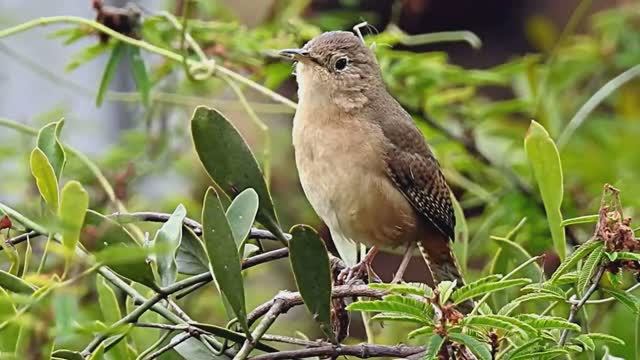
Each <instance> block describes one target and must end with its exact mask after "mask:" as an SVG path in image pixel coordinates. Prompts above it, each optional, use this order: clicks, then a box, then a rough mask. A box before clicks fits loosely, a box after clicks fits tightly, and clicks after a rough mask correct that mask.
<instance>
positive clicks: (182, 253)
mask: <svg viewBox="0 0 640 360" xmlns="http://www.w3.org/2000/svg"><path fill="white" fill-rule="evenodd" d="M176 263H177V264H178V272H179V273H180V274H185V275H198V274H201V273H203V272H207V271H209V259H208V258H207V252H206V251H205V250H204V245H203V244H202V241H201V240H200V239H199V238H198V236H196V234H194V233H193V231H192V230H191V229H189V228H186V229H184V230H183V234H182V241H181V242H180V247H179V248H178V253H177V254H176Z"/></svg>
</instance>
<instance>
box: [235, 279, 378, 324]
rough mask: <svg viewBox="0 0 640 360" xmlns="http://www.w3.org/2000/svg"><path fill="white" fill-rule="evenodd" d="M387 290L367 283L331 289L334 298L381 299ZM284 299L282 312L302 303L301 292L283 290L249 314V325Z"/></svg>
mask: <svg viewBox="0 0 640 360" xmlns="http://www.w3.org/2000/svg"><path fill="white" fill-rule="evenodd" d="M386 293H387V292H386V291H384V290H377V289H372V288H370V287H369V286H367V285H340V286H335V287H333V289H331V297H332V298H344V297H353V296H365V297H371V298H376V299H379V298H381V297H382V296H383V295H385V294H386ZM280 301H282V306H281V309H280V311H281V313H286V312H287V311H289V309H291V308H292V307H294V306H298V305H302V304H303V301H302V296H300V293H299V292H290V291H281V292H280V293H278V294H277V295H276V296H275V297H274V298H273V299H271V300H269V301H267V302H265V303H263V304H262V305H260V306H258V307H256V308H255V309H253V311H251V312H250V313H249V315H247V321H248V322H249V325H251V324H253V323H254V322H255V321H256V320H257V319H258V318H260V317H261V316H263V315H264V314H266V313H267V312H268V311H269V309H271V308H272V307H273V306H274V305H275V304H276V303H279V302H280Z"/></svg>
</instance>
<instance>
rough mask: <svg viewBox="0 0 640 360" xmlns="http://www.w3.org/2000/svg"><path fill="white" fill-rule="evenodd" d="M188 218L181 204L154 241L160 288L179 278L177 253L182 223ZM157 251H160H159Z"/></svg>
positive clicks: (159, 230)
mask: <svg viewBox="0 0 640 360" xmlns="http://www.w3.org/2000/svg"><path fill="white" fill-rule="evenodd" d="M185 216H187V209H185V208H184V205H182V204H180V205H178V207H177V208H176V209H175V211H174V212H173V214H171V216H170V217H169V220H167V222H165V223H164V224H162V226H161V227H160V229H158V232H156V236H155V237H154V239H153V244H154V246H155V249H156V251H154V258H155V264H156V267H157V276H156V278H157V281H158V282H159V283H160V286H162V287H166V286H169V285H171V284H173V283H174V282H176V278H177V277H178V265H177V264H176V252H177V251H178V248H179V247H180V241H181V240H182V222H183V221H184V218H185ZM157 249H160V250H159V251H157Z"/></svg>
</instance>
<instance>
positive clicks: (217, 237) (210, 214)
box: [202, 187, 249, 333]
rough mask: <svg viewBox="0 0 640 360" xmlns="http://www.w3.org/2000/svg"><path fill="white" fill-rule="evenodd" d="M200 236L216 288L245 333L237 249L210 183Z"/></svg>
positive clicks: (241, 283)
mask: <svg viewBox="0 0 640 360" xmlns="http://www.w3.org/2000/svg"><path fill="white" fill-rule="evenodd" d="M202 239H203V240H204V244H205V248H206V249H207V256H208V257H209V263H210V265H211V273H212V275H213V277H214V278H215V279H216V282H217V284H218V286H219V288H220V292H221V293H222V295H223V296H224V297H225V299H226V300H227V301H228V303H229V305H230V306H231V308H232V309H233V312H234V313H235V315H236V316H237V317H238V320H239V322H240V325H241V326H242V328H243V329H244V331H245V332H246V333H249V326H248V325H247V313H246V309H245V298H244V285H243V279H242V273H241V271H242V268H241V266H240V257H239V256H238V249H237V247H236V243H235V241H234V239H233V233H232V232H231V227H230V226H229V222H228V221H227V217H226V216H225V213H224V209H223V207H222V203H221V202H220V198H218V193H217V192H216V191H215V190H214V189H213V188H212V187H210V188H209V189H208V190H207V193H206V194H205V196H204V204H203V207H202Z"/></svg>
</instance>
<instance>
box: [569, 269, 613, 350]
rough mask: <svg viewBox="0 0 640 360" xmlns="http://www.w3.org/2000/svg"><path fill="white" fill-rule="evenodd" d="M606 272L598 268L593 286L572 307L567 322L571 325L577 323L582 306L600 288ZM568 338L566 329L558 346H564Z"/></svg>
mask: <svg viewBox="0 0 640 360" xmlns="http://www.w3.org/2000/svg"><path fill="white" fill-rule="evenodd" d="M604 271H605V267H604V266H602V265H600V267H599V268H598V272H597V273H596V275H595V276H594V277H593V280H592V283H591V286H590V287H589V288H588V289H587V291H585V293H584V295H583V296H582V298H581V299H580V301H579V302H578V303H577V304H573V305H571V311H570V312H569V319H568V320H567V321H569V322H570V323H572V322H574V321H575V319H576V314H578V312H579V311H580V309H581V308H582V306H583V305H584V304H585V303H586V302H587V300H589V298H590V297H591V295H593V293H594V292H595V291H596V289H597V288H598V283H600V279H602V275H603V274H604ZM568 336H569V329H564V331H562V335H561V336H560V341H558V345H559V346H564V344H565V342H566V341H567V337H568Z"/></svg>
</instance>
